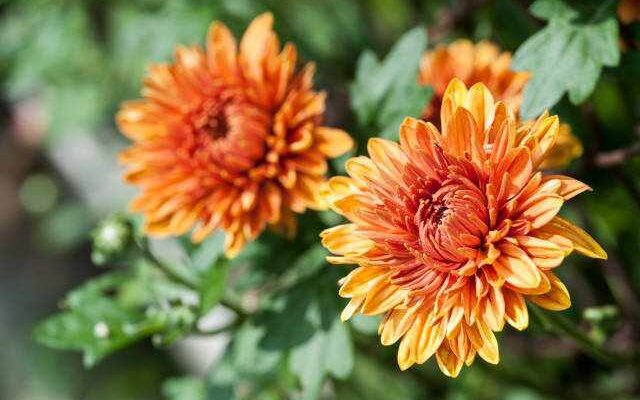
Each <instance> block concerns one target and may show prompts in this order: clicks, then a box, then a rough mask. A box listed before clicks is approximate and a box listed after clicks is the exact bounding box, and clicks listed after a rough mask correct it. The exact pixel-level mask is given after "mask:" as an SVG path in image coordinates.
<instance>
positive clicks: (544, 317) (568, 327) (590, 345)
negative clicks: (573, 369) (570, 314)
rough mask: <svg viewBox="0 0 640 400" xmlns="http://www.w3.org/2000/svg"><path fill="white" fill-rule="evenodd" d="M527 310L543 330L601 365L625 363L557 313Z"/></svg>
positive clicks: (535, 308)
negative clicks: (548, 331) (570, 341)
mask: <svg viewBox="0 0 640 400" xmlns="http://www.w3.org/2000/svg"><path fill="white" fill-rule="evenodd" d="M529 309H530V310H531V311H532V312H533V314H535V316H536V317H537V318H538V319H539V320H540V322H541V323H542V325H543V326H544V327H545V329H547V330H550V331H555V332H556V333H558V334H561V335H563V336H565V337H567V338H569V339H571V340H572V341H573V342H574V343H575V344H576V345H577V346H578V347H580V348H581V349H582V350H584V352H585V353H587V354H589V355H590V356H591V357H593V358H594V359H596V360H598V361H600V362H602V363H603V364H607V365H616V364H619V363H621V362H622V363H624V362H625V361H626V360H625V359H624V358H623V357H622V356H620V355H618V354H615V353H612V352H610V351H608V350H606V349H604V348H603V347H602V346H601V345H600V344H598V343H596V342H595V341H594V340H593V339H592V338H591V337H589V335H587V334H586V333H585V332H583V331H582V330H581V329H580V328H578V327H577V326H576V325H575V324H574V323H573V322H571V321H570V320H569V319H567V318H566V317H563V316H562V315H560V314H558V313H557V312H549V313H548V312H544V311H543V310H542V309H540V308H539V307H537V306H534V305H531V304H530V306H529Z"/></svg>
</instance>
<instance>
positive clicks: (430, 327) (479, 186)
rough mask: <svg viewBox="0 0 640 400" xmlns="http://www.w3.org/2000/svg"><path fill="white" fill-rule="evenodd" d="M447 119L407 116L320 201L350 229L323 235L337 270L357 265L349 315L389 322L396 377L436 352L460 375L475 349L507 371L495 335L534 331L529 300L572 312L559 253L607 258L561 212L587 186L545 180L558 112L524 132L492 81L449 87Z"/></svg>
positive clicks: (350, 281)
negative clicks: (394, 136) (508, 328)
mask: <svg viewBox="0 0 640 400" xmlns="http://www.w3.org/2000/svg"><path fill="white" fill-rule="evenodd" d="M440 119H441V121H442V129H441V130H440V131H439V130H438V129H437V128H436V127H435V126H434V125H433V124H432V123H430V122H424V121H421V120H416V119H413V118H407V119H406V120H405V121H404V122H403V124H402V125H401V127H400V144H399V145H398V144H396V143H394V142H390V141H386V140H382V139H377V138H376V139H371V140H370V141H369V144H368V152H369V157H370V158H369V157H364V156H362V157H355V158H351V159H350V160H349V161H347V164H346V170H347V173H348V174H349V177H344V176H339V177H334V178H331V179H330V180H329V182H328V183H327V185H326V186H325V190H324V192H325V193H324V195H325V196H326V198H327V199H328V201H329V203H330V205H331V207H332V209H334V210H335V211H336V212H338V213H340V214H341V215H343V216H345V217H346V218H347V219H348V220H349V223H347V224H344V225H339V226H336V227H333V228H330V229H327V230H325V231H324V232H323V233H322V234H321V236H322V243H323V244H324V246H325V247H327V248H328V249H329V250H330V251H331V252H332V253H334V255H333V256H330V257H328V260H329V261H330V262H332V263H337V264H358V267H357V268H356V269H354V270H353V271H351V273H349V274H348V275H347V276H346V277H345V278H343V279H342V280H341V281H340V285H341V287H340V292H339V293H340V295H341V296H342V297H345V298H349V299H350V301H349V303H348V305H347V306H346V308H345V309H344V311H343V314H342V318H343V319H344V320H346V319H348V318H350V317H351V316H352V315H354V314H355V313H362V314H365V315H375V314H384V318H383V320H382V321H381V323H380V326H379V333H380V336H381V341H382V344H384V345H390V344H392V343H395V342H397V341H400V345H399V349H398V363H399V365H400V368H401V369H403V370H404V369H406V368H409V367H410V366H411V365H413V364H414V363H423V362H425V361H426V360H427V359H428V358H430V357H431V356H432V355H434V354H435V356H436V359H437V362H438V365H439V366H440V369H441V370H442V371H443V372H444V373H445V374H446V375H448V376H452V377H455V376H457V375H458V373H459V372H460V370H461V368H462V365H463V364H465V363H466V364H467V365H470V364H471V363H472V361H473V360H474V357H475V356H476V354H477V355H479V356H480V357H481V358H483V359H485V360H486V361H488V362H490V363H497V362H498V360H499V355H498V342H497V340H496V336H495V334H494V332H498V331H501V330H502V329H503V327H504V325H505V322H507V323H508V324H510V325H512V326H513V327H515V328H516V329H519V330H522V329H525V328H526V327H527V325H528V313H527V307H526V304H525V300H529V301H531V302H533V303H536V304H538V305H539V306H541V307H544V308H547V309H550V310H562V309H565V308H567V307H569V305H570V300H569V292H568V291H567V288H566V287H565V286H564V284H563V283H562V282H561V281H560V280H559V279H558V277H557V276H556V274H555V273H554V269H555V268H556V267H558V266H559V265H560V264H561V263H562V261H563V259H564V257H566V256H567V255H568V254H569V253H571V252H572V251H573V250H576V251H578V252H580V253H582V254H585V255H587V256H589V257H595V258H606V253H605V252H604V251H603V250H602V248H601V247H600V246H599V245H598V244H597V243H596V242H595V241H594V240H593V239H592V238H591V237H590V236H589V235H588V234H587V233H585V232H584V231H583V230H581V229H580V228H578V227H576V226H575V225H573V224H572V223H571V222H569V221H567V220H565V219H563V218H561V217H559V216H558V215H557V214H558V211H559V210H560V207H561V206H562V204H563V203H564V202H565V201H566V200H569V199H570V198H572V197H574V196H576V195H577V194H579V193H581V192H583V191H586V190H589V187H588V186H587V185H585V184H583V183H581V182H579V181H577V180H575V179H572V178H570V177H567V176H561V175H543V174H542V173H541V172H539V171H538V168H539V166H540V164H541V163H542V162H543V161H544V160H545V157H546V156H547V152H548V150H549V149H550V148H551V147H552V146H553V144H554V141H555V140H556V136H557V134H558V129H559V121H558V118H557V117H555V116H548V115H547V114H546V113H545V115H542V116H541V117H540V118H538V119H537V120H536V121H535V122H533V123H528V124H519V123H518V122H517V120H516V118H515V117H514V116H513V114H512V113H511V111H510V110H509V109H508V107H507V106H506V105H505V104H504V103H502V102H494V100H493V96H492V95H491V93H490V91H489V90H488V89H487V88H486V87H485V86H484V85H482V84H476V85H474V86H472V87H471V88H470V89H468V90H467V88H466V87H465V85H464V84H463V83H462V82H461V81H460V80H453V81H452V82H451V83H450V85H449V87H448V88H447V90H446V91H445V94H444V96H443V104H442V110H441V118H440Z"/></svg>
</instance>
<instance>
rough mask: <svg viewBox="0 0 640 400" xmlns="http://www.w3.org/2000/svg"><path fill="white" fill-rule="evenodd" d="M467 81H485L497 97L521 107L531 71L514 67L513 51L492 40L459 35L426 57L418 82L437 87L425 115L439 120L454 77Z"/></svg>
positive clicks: (516, 108) (421, 66)
mask: <svg viewBox="0 0 640 400" xmlns="http://www.w3.org/2000/svg"><path fill="white" fill-rule="evenodd" d="M454 78H458V79H460V80H462V82H464V83H465V84H466V85H468V86H471V85H473V84H475V83H480V82H481V83H483V84H485V85H486V86H487V87H488V88H489V90H490V91H491V93H493V95H494V96H495V98H496V100H498V101H502V102H504V103H507V104H509V105H510V106H511V107H512V109H514V110H515V111H517V110H518V109H519V108H520V103H521V102H522V91H523V89H524V85H525V84H526V83H527V81H528V80H529V73H527V72H515V71H512V70H511V53H508V52H500V48H499V47H498V46H496V45H495V44H493V43H491V42H488V41H481V42H479V43H477V44H475V45H474V44H473V43H472V42H471V41H469V40H466V39H459V40H456V41H454V42H453V43H451V44H449V45H438V46H437V47H436V48H435V49H434V50H433V51H430V52H427V53H425V54H424V56H423V57H422V62H421V63H420V72H419V75H418V82H419V83H420V84H421V85H425V86H426V85H430V86H431V87H433V97H432V98H431V102H430V103H429V104H428V105H427V106H426V107H425V109H424V113H423V118H424V119H425V120H427V121H432V122H433V123H436V124H437V118H438V116H439V111H440V107H441V104H442V97H443V96H444V92H445V89H446V88H447V85H448V84H449V82H451V80H452V79H454Z"/></svg>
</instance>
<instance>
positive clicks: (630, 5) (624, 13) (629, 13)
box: [618, 0, 640, 24]
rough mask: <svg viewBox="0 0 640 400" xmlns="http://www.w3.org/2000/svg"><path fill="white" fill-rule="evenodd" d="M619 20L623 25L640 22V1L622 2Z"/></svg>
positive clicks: (626, 0) (629, 0) (619, 9)
mask: <svg viewBox="0 0 640 400" xmlns="http://www.w3.org/2000/svg"><path fill="white" fill-rule="evenodd" d="M618 18H619V19H620V22H622V23H623V24H631V23H634V22H637V21H640V0H620V2H619V3H618Z"/></svg>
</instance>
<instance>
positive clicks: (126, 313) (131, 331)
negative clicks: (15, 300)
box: [33, 273, 166, 367]
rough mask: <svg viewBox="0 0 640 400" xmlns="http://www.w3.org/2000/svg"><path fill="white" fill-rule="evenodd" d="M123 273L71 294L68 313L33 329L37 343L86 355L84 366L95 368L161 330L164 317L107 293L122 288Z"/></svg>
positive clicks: (92, 283) (105, 278)
mask: <svg viewBox="0 0 640 400" xmlns="http://www.w3.org/2000/svg"><path fill="white" fill-rule="evenodd" d="M122 279H123V274H121V273H114V274H109V275H106V276H104V277H101V278H98V279H97V280H96V281H94V282H90V283H89V284H87V285H85V286H83V287H81V288H80V289H79V290H77V291H74V292H72V293H71V294H70V296H69V297H68V299H67V301H66V302H65V304H66V305H67V306H68V307H69V311H66V312H63V313H60V314H57V315H54V316H52V317H50V318H48V319H46V320H45V321H43V322H41V323H40V324H39V325H38V326H36V328H35V329H34V333H33V334H34V338H35V340H36V341H37V342H39V343H41V344H44V345H47V346H49V347H53V348H56V349H69V350H80V351H83V352H84V364H85V365H86V366H87V367H91V366H93V365H95V364H96V363H97V362H98V361H100V360H101V359H102V358H103V357H105V356H107V355H108V354H111V353H113V352H114V351H116V350H118V349H121V348H123V347H125V346H127V345H129V344H131V343H133V342H135V341H137V340H140V339H141V338H143V337H145V336H148V335H151V334H153V333H156V332H159V331H161V330H162V329H163V328H164V327H165V324H166V318H165V316H164V315H162V314H156V315H153V316H148V315H145V313H143V312H142V311H137V310H131V309H127V308H125V307H123V306H122V305H121V304H119V303H118V302H116V301H115V300H113V299H112V298H110V297H107V294H106V293H105V292H110V291H112V290H115V289H116V287H117V285H120V284H121V282H122Z"/></svg>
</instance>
